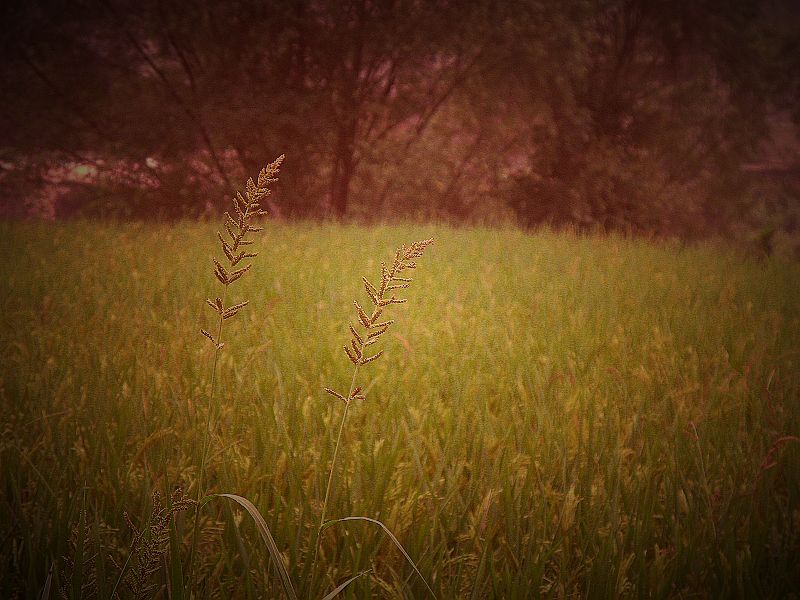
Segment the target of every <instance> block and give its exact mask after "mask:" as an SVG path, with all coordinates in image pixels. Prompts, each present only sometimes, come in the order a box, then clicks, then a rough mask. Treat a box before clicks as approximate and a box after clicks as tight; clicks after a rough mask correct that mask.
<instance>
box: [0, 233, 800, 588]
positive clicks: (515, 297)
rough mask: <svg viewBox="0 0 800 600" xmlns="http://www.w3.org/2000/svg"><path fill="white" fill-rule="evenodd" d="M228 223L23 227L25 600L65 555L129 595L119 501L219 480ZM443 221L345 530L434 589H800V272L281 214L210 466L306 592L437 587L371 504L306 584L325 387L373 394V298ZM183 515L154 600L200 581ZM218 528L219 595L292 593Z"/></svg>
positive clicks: (227, 353)
mask: <svg viewBox="0 0 800 600" xmlns="http://www.w3.org/2000/svg"><path fill="white" fill-rule="evenodd" d="M215 230H216V228H215V227H213V226H210V225H203V224H178V225H175V226H166V225H164V226H154V225H136V224H130V225H97V224H88V223H84V224H62V225H52V224H50V225H45V224H41V225H36V224H16V225H10V224H0V253H1V256H2V262H0V311H1V316H0V341H1V342H2V351H3V358H2V362H0V424H1V425H2V428H3V435H2V437H1V438H0V478H1V480H0V481H1V484H2V492H1V493H0V538H1V539H0V561H1V562H0V580H1V581H2V583H1V584H0V596H2V597H3V598H15V597H27V598H36V597H39V594H40V592H41V591H42V589H43V587H44V586H45V583H46V582H47V581H48V573H51V572H52V574H53V575H52V578H51V579H50V581H51V585H52V589H51V593H50V597H52V598H55V597H57V590H56V588H57V587H58V586H59V585H66V586H67V589H68V592H67V593H68V595H71V596H74V595H75V590H77V589H78V588H80V585H78V586H77V587H75V586H74V583H75V580H74V577H80V578H81V581H82V582H88V583H91V581H90V579H91V578H90V573H91V572H94V571H96V572H97V577H96V585H97V587H98V591H97V595H98V597H100V598H107V597H109V594H110V592H111V588H112V587H113V585H114V583H115V581H116V579H117V577H118V573H119V571H118V569H117V568H116V567H115V566H114V564H113V562H112V559H113V561H116V563H117V564H122V563H124V561H125V559H126V553H127V552H128V547H129V545H130V543H131V539H132V537H133V533H132V531H131V530H130V529H129V527H128V526H127V525H126V522H125V520H124V518H123V514H124V513H125V512H126V511H127V512H128V514H129V515H130V519H131V521H133V523H134V524H136V525H137V526H142V524H143V523H145V522H146V519H147V516H148V514H149V512H150V510H151V500H150V498H151V493H152V491H153V490H159V491H161V492H162V495H163V494H167V493H168V492H169V491H171V490H172V489H173V488H174V487H175V486H178V485H182V486H183V488H184V490H186V493H187V494H188V495H190V496H193V495H194V493H195V492H196V490H195V487H194V486H195V485H196V482H197V472H198V468H199V467H198V465H199V464H200V460H201V454H202V444H203V424H204V423H205V411H206V410H207V402H208V396H209V391H210V386H211V383H210V373H211V364H210V362H211V360H212V358H213V348H212V346H211V344H210V343H209V342H208V341H207V340H205V339H204V338H203V337H202V336H201V335H200V333H199V330H200V328H201V327H206V328H209V327H210V326H211V325H212V317H213V315H212V314H209V310H208V307H207V306H206V304H205V299H206V298H207V297H212V298H213V297H214V295H216V294H218V293H219V292H218V288H219V284H217V282H216V280H215V279H214V277H213V275H212V263H211V257H212V256H215V255H216V253H217V252H218V250H217V242H216V241H215V237H214V236H215ZM430 236H434V237H435V238H436V243H435V244H434V246H432V247H430V248H429V249H428V251H427V252H426V255H425V257H424V258H423V259H421V260H420V261H419V268H418V269H417V270H416V273H415V275H414V276H415V281H414V284H413V286H412V287H411V289H410V290H408V297H409V302H408V303H407V304H404V305H402V306H397V307H391V308H392V316H393V318H395V319H396V321H397V322H396V323H395V324H394V325H393V326H392V329H391V330H390V332H389V333H388V334H387V335H385V336H383V338H382V345H381V347H382V348H383V349H384V350H385V355H384V356H383V357H382V358H381V360H379V361H376V362H375V363H374V364H371V365H369V368H367V367H364V368H363V370H362V373H363V375H364V379H363V381H364V382H365V383H367V385H366V386H365V387H366V396H367V397H366V400H364V401H359V402H357V403H355V404H353V406H352V407H351V409H350V414H349V416H348V422H347V425H346V427H345V430H344V438H343V446H342V449H341V450H340V454H339V458H338V463H337V472H336V474H335V480H334V486H333V491H332V498H331V502H330V504H329V506H328V514H329V516H330V517H331V518H335V517H342V516H346V515H364V516H369V517H373V518H376V519H380V520H381V521H382V522H384V523H385V524H386V525H387V526H388V527H389V528H390V529H391V530H392V531H393V532H394V534H395V535H396V536H397V538H398V539H399V541H400V542H401V543H402V544H403V546H404V547H405V549H406V550H407V551H408V553H409V554H410V556H411V557H412V558H413V559H414V561H415V562H416V564H417V565H418V566H419V569H420V571H421V572H422V574H423V575H424V577H425V579H426V580H427V581H428V583H429V584H430V585H431V587H432V588H433V590H434V591H435V592H436V594H437V596H438V597H439V598H530V597H537V596H539V595H541V596H542V597H558V598H561V597H578V596H580V597H583V596H585V597H592V598H595V597H598V598H602V597H606V598H611V597H640V598H664V597H681V598H689V597H731V596H734V597H735V596H738V597H776V598H777V597H797V594H798V591H800V569H797V567H798V565H799V564H800V563H799V562H798V560H799V559H798V556H800V441H798V439H796V438H795V437H794V436H800V406H798V404H799V403H800V368H798V366H799V363H800V265H798V264H797V263H789V262H780V261H777V260H768V261H756V260H753V259H747V258H744V257H742V256H741V255H738V254H737V253H735V252H732V251H730V250H726V249H725V248H723V247H721V246H716V245H699V246H690V247H683V246H681V245H679V244H677V243H651V242H646V241H636V240H633V241H632V240H626V239H622V238H615V237H601V236H589V237H579V236H573V235H569V234H556V233H549V232H541V233H536V234H532V235H526V234H523V233H520V232H513V231H507V232H504V231H490V230H480V229H476V230H454V229H448V228H439V227H432V226H427V227H421V226H420V227H411V226H398V227H374V228H361V227H356V226H335V225H311V224H305V225H303V224H299V225H281V224H278V225H274V224H267V228H266V230H265V231H264V232H263V233H262V234H258V237H257V243H256V246H257V247H258V249H259V250H260V251H261V254H260V255H259V256H258V258H256V259H255V261H254V266H253V269H252V270H251V272H250V273H249V274H248V276H247V278H243V279H242V282H241V285H239V284H237V285H239V287H237V288H235V291H233V294H234V296H240V297H242V298H246V299H249V300H250V305H249V306H248V307H247V308H246V309H245V310H244V311H243V312H242V313H241V314H240V315H239V316H237V318H236V319H232V320H230V321H228V322H227V323H228V324H226V328H227V329H226V333H225V342H226V345H225V348H224V350H223V351H222V355H221V356H222V358H221V361H220V365H219V371H218V372H219V376H218V382H217V384H218V388H217V395H216V401H217V402H218V411H219V418H218V419H217V420H216V427H215V434H214V437H213V440H212V443H211V452H210V458H209V466H208V478H209V482H208V485H209V486H210V488H211V490H213V491H216V492H232V493H236V494H241V495H242V496H245V497H247V498H249V499H251V500H252V501H253V502H254V503H255V504H256V506H257V507H258V508H259V509H260V511H261V513H262V514H263V515H264V516H265V518H266V520H267V522H268V524H269V527H270V529H271V531H272V534H273V536H274V538H275V540H276V542H277V544H278V546H279V548H280V550H281V551H282V553H283V555H284V558H285V561H286V563H287V565H288V568H289V572H290V573H291V575H292V580H293V582H294V585H295V587H296V588H297V589H298V591H299V593H300V595H301V597H304V598H306V597H307V598H322V597H323V596H324V595H325V593H327V592H328V591H330V590H332V589H333V588H334V587H335V586H336V585H337V584H339V583H341V582H342V581H344V580H345V579H347V578H348V577H349V576H350V575H351V574H357V573H359V572H361V571H363V570H366V569H369V568H372V569H373V572H372V573H371V574H369V575H368V576H365V577H362V578H360V579H359V580H358V581H356V582H355V583H353V584H352V585H351V586H350V587H349V588H348V589H347V590H346V592H344V594H343V596H346V595H347V594H349V595H350V597H358V598H367V597H386V598H425V597H426V594H427V591H426V588H425V586H424V584H423V582H422V581H421V580H420V579H419V578H418V577H417V576H416V575H415V573H414V571H413V569H412V568H411V567H410V566H409V564H408V563H407V562H406V561H405V560H404V559H403V556H402V555H401V554H400V552H399V551H398V550H397V549H396V548H395V547H394V546H393V545H392V544H391V543H390V542H389V541H388V540H387V539H386V538H385V536H383V535H382V534H381V533H380V532H379V531H378V530H377V529H375V528H371V527H370V526H369V525H368V524H364V523H352V524H347V525H341V524H340V525H338V526H336V527H331V528H329V529H327V530H326V531H325V532H323V534H322V541H321V546H320V558H319V565H318V570H319V572H320V573H322V575H321V576H320V577H318V578H316V580H315V583H314V585H313V586H310V585H306V582H307V581H308V577H307V571H308V568H309V564H310V562H311V560H310V556H311V554H312V553H313V544H312V540H313V538H314V535H315V533H316V528H317V525H318V520H319V518H320V511H321V499H322V496H323V495H324V491H325V484H326V481H327V475H328V471H327V469H328V466H329V464H330V459H331V454H332V452H333V447H334V441H335V439H336V434H337V428H338V424H339V420H340V419H341V411H342V405H341V403H337V401H336V400H335V399H334V398H332V397H331V396H329V395H327V394H325V393H324V392H323V388H324V387H325V386H331V387H335V388H337V389H342V388H344V389H345V390H346V389H347V386H348V385H349V383H350V378H351V376H352V365H351V364H350V362H349V361H348V360H347V357H346V356H345V354H344V352H343V350H342V346H343V345H344V344H345V343H347V340H348V336H349V334H348V330H347V326H348V323H349V322H354V321H355V316H354V310H353V305H352V300H353V299H354V298H358V299H359V300H364V299H365V298H366V297H365V294H364V290H363V286H362V284H361V276H362V275H367V276H370V277H373V276H375V277H377V275H378V273H379V270H380V261H381V260H388V259H389V258H390V257H391V254H392V252H393V251H394V249H395V248H396V247H397V246H399V245H400V244H401V243H408V242H411V241H413V240H418V239H423V238H426V237H430ZM234 299H235V298H234ZM180 514H181V516H180V517H179V518H178V519H177V526H176V527H174V528H173V529H172V530H171V531H170V540H169V543H168V545H169V550H168V552H167V554H166V555H165V557H164V558H163V560H162V561H161V562H160V563H158V565H157V566H158V569H157V570H156V571H155V572H154V573H152V575H151V581H152V582H153V583H154V584H156V589H155V590H154V592H153V594H152V595H154V596H156V597H159V598H180V597H182V593H181V589H180V588H181V581H182V579H183V578H184V577H187V575H186V568H185V563H186V555H187V552H188V546H189V544H190V539H191V531H190V529H191V526H192V524H193V512H192V511H189V512H185V513H180ZM82 515H83V516H82ZM201 525H202V532H201V535H200V552H199V556H198V561H197V565H196V566H195V571H196V573H197V576H196V588H197V590H198V596H199V597H222V598H226V597H230V598H257V597H261V598H280V597H282V591H281V586H280V580H279V578H278V575H277V572H276V569H275V566H274V564H272V563H271V562H270V555H269V553H268V552H267V549H266V548H265V547H264V545H263V543H262V542H261V539H260V538H259V535H258V533H257V531H256V528H255V527H254V526H253V522H252V520H251V519H250V518H249V516H247V514H246V513H243V512H241V511H239V510H238V509H237V508H236V507H235V506H234V505H233V504H230V503H225V502H223V501H220V500H216V501H212V502H210V503H209V504H207V505H206V506H205V507H204V508H203V510H202V513H201ZM81 538H83V539H84V540H85V543H80V539H81ZM63 557H67V558H68V559H69V560H65V559H64V558H63ZM80 557H83V560H81V558H80ZM76 558H77V560H76ZM89 559H91V560H89ZM71 562H74V563H75V564H74V565H72V564H71ZM181 563H183V569H181V568H178V566H179V565H180V564H181ZM76 573H77V575H76ZM70 577H73V581H72V582H70ZM70 586H73V587H70ZM90 587H92V586H91V585H89V586H87V587H86V589H85V590H84V592H85V593H86V594H87V597H88V594H90V593H91V592H92V590H91V589H90ZM311 587H313V589H310V588H311ZM69 590H72V591H71V592H70V591H69ZM122 592H123V596H124V595H125V594H126V593H127V592H126V591H125V590H124V589H122ZM792 593H794V594H795V595H794V596H791V594H792Z"/></svg>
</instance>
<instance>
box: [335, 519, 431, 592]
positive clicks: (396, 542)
mask: <svg viewBox="0 0 800 600" xmlns="http://www.w3.org/2000/svg"><path fill="white" fill-rule="evenodd" d="M350 521H366V522H367V523H372V524H373V525H377V526H378V527H380V528H381V529H383V532H384V533H385V534H386V535H387V536H389V539H390V540H392V543H394V545H395V546H397V549H398V550H400V553H401V554H402V555H403V557H404V558H405V559H406V561H407V562H408V564H410V565H411V568H412V569H414V571H416V573H417V575H418V576H419V578H420V579H421V580H422V583H424V584H425V587H426V588H428V591H429V592H430V593H431V596H433V597H434V598H436V594H435V593H434V592H433V590H432V589H431V586H429V585H428V582H427V581H426V580H425V578H424V577H423V576H422V573H421V572H420V570H419V569H418V568H417V565H416V564H415V563H414V561H413V560H412V559H411V556H410V555H409V554H408V552H406V549H405V548H403V544H401V543H400V540H398V539H397V536H395V535H394V534H393V533H392V532H391V530H390V529H389V528H388V527H386V525H384V524H383V523H381V522H380V521H378V520H377V519H372V518H370V517H342V518H340V519H331V520H330V521H326V522H325V524H324V525H323V526H322V531H324V530H325V529H328V528H329V527H332V526H334V525H336V524H337V523H348V522H350Z"/></svg>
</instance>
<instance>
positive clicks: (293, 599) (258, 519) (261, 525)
mask: <svg viewBox="0 0 800 600" xmlns="http://www.w3.org/2000/svg"><path fill="white" fill-rule="evenodd" d="M214 496H215V497H217V498H228V499H229V500H233V501H234V502H236V503H237V504H239V505H240V506H241V507H242V508H244V509H245V510H246V511H247V512H248V513H250V516H251V517H253V521H255V523H256V528H257V529H258V533H260V534H261V539H263V540H264V543H265V544H266V545H267V550H269V554H270V556H271V557H272V561H273V562H274V563H275V567H276V568H277V569H278V575H279V576H280V578H281V585H282V586H283V591H284V593H285V594H286V596H287V597H288V598H289V599H290V600H297V594H296V593H295V591H294V586H292V580H291V578H290V577H289V571H288V570H287V569H286V565H285V564H284V562H283V556H282V555H281V552H280V550H278V545H277V544H276V543H275V539H274V538H273V537H272V533H271V532H270V530H269V526H268V525H267V522H266V521H265V520H264V517H263V516H261V512H259V510H258V509H257V508H256V506H255V504H253V503H252V502H250V500H248V499H247V498H244V497H242V496H239V495H237V494H214Z"/></svg>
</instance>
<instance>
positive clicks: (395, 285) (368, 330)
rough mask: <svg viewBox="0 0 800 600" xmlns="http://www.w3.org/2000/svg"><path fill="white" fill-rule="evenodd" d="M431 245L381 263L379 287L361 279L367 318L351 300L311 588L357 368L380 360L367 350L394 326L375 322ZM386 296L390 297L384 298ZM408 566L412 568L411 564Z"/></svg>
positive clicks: (355, 393) (403, 250) (356, 389)
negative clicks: (349, 373)
mask: <svg viewBox="0 0 800 600" xmlns="http://www.w3.org/2000/svg"><path fill="white" fill-rule="evenodd" d="M432 243H433V239H427V240H422V241H418V242H413V243H412V244H411V245H410V246H405V245H403V246H401V247H400V248H398V249H397V251H396V252H395V255H394V259H393V260H392V263H391V265H390V266H389V267H387V266H386V264H385V263H381V280H380V284H379V285H378V286H375V285H373V284H372V283H370V281H369V280H368V279H367V278H366V277H363V278H362V281H363V282H364V289H365V291H366V293H367V296H368V297H369V299H370V301H371V302H372V305H373V310H372V313H371V314H370V315H369V316H367V312H366V311H365V310H364V309H363V308H362V307H361V305H360V304H359V303H358V301H357V300H355V301H353V304H354V305H355V308H356V317H357V320H356V326H355V327H354V326H353V325H352V324H351V325H350V326H349V327H350V333H351V336H352V337H351V339H350V343H349V344H348V345H345V346H344V351H345V354H346V355H347V358H348V359H349V360H350V362H352V363H353V377H352V379H351V381H350V389H349V390H348V392H347V395H346V396H345V395H343V394H340V393H339V392H336V391H335V390H333V389H331V388H325V391H326V392H327V393H329V394H330V395H332V396H333V397H335V398H337V399H339V400H341V401H342V402H343V403H344V411H343V412H342V420H341V422H340V423H339V433H338V434H337V436H336V444H335V446H334V448H333V456H332V457H331V466H330V470H329V471H328V483H327V485H326V486H325V496H324V498H323V500H322V510H321V512H320V521H319V527H318V528H317V533H316V536H315V540H314V558H313V560H312V562H311V577H312V587H313V578H314V574H315V572H316V564H317V558H318V553H319V544H320V538H321V534H322V531H323V529H324V528H325V517H326V516H327V510H328V501H329V500H330V493H331V486H332V484H333V475H334V472H335V469H336V459H337V457H338V456H339V447H340V446H341V443H342V433H343V432H344V426H345V422H346V421H347V413H348V411H349V409H350V403H351V402H353V401H355V400H364V399H365V396H364V394H363V393H362V387H361V386H356V379H357V377H358V371H359V368H360V367H362V366H364V365H366V364H369V363H371V362H373V361H375V360H377V359H379V358H380V357H381V356H382V355H383V350H381V351H379V352H377V353H375V354H372V355H369V356H368V355H367V354H366V352H367V348H368V347H369V346H372V345H373V344H375V343H377V342H378V340H379V339H380V337H381V336H382V335H383V334H385V333H386V331H387V330H388V329H389V326H390V325H392V323H394V320H392V319H389V320H384V321H379V320H378V319H379V318H380V317H381V316H382V315H383V311H384V309H385V308H386V307H388V306H390V305H392V304H404V303H405V302H407V301H408V300H407V299H405V298H402V299H401V298H397V296H395V294H394V293H392V292H394V291H396V290H398V291H399V290H404V289H407V288H408V287H409V285H410V284H411V281H412V280H411V278H409V277H402V276H400V273H401V272H402V271H405V270H409V269H415V268H416V266H417V265H416V262H414V259H417V258H420V257H421V256H422V255H423V253H424V252H425V249H426V248H427V247H428V246H429V245H430V244H432ZM387 295H389V296H388V297H387ZM359 327H360V328H362V329H363V330H364V331H363V333H359V331H358V328H359ZM381 525H382V524H381ZM382 526H383V525H382ZM387 531H388V529H387ZM403 553H405V550H403ZM406 556H407V555H406ZM409 560H410V559H409ZM411 564H412V565H413V562H412V563H411ZM414 569H415V570H416V565H414ZM426 585H427V582H426Z"/></svg>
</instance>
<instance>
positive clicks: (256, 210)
mask: <svg viewBox="0 0 800 600" xmlns="http://www.w3.org/2000/svg"><path fill="white" fill-rule="evenodd" d="M283 158H284V157H283V155H281V156H279V157H278V158H277V159H276V160H274V161H273V162H272V163H270V164H269V165H267V166H266V167H264V168H263V169H262V170H261V172H260V173H259V174H258V181H257V182H256V181H253V179H252V178H250V179H248V180H247V185H246V187H245V193H244V195H242V193H241V192H237V193H236V195H235V196H234V198H233V208H234V215H235V218H234V217H233V216H231V213H230V212H226V213H225V220H224V227H225V230H226V232H227V234H228V238H226V237H225V236H223V234H222V233H221V232H217V237H218V238H219V241H220V246H221V249H222V254H223V255H224V259H223V260H227V262H228V265H229V268H228V269H226V268H225V267H224V266H223V265H222V263H221V262H220V261H219V260H217V259H216V258H215V259H214V276H215V277H216V278H217V280H218V281H219V282H220V283H221V284H222V286H223V291H222V297H221V298H220V297H217V298H215V299H213V300H212V299H208V300H207V301H206V302H207V303H208V305H209V306H210V307H211V308H212V309H213V310H214V311H215V312H216V313H217V315H218V319H217V331H216V335H212V334H210V333H209V332H208V331H206V330H205V329H201V333H202V334H203V336H205V337H206V338H208V340H209V341H210V342H211V343H212V344H214V363H213V366H212V368H211V390H210V391H209V395H208V403H207V405H206V426H205V430H204V431H203V450H202V455H201V459H200V471H199V473H198V476H197V490H196V492H195V502H196V505H195V513H194V527H193V531H192V544H191V547H190V549H189V568H188V569H187V583H188V585H187V587H188V589H189V590H193V589H194V580H193V576H194V563H195V555H196V553H197V541H198V538H199V531H200V509H201V506H202V503H201V500H202V498H203V496H204V495H205V485H206V466H207V465H206V463H207V460H208V451H209V447H210V445H211V437H212V429H213V424H214V418H213V416H214V397H215V392H216V383H217V366H218V364H219V357H220V353H221V351H222V348H223V347H224V345H225V343H224V342H223V341H222V333H223V325H224V323H225V321H227V320H228V319H230V318H232V317H234V316H236V314H237V313H238V312H239V311H240V310H241V309H242V308H244V307H245V306H246V305H247V303H248V301H247V300H245V301H242V302H238V303H237V304H234V305H232V306H227V299H228V288H229V287H230V285H231V284H232V283H234V282H235V281H237V280H239V279H240V278H241V277H242V276H244V274H245V273H247V271H249V270H250V267H251V266H252V263H250V264H247V265H246V266H244V267H240V268H235V267H238V265H239V263H240V262H241V261H242V260H245V259H248V258H255V257H256V256H257V254H258V253H257V252H250V251H249V250H247V249H243V248H247V247H248V246H250V245H251V244H252V243H253V240H252V239H250V238H248V234H249V233H256V232H258V231H261V230H262V229H263V228H262V227H258V226H256V225H253V224H252V222H251V220H252V219H253V218H255V217H259V216H262V215H265V214H267V213H266V211H265V210H262V209H261V208H260V201H261V200H262V199H263V198H266V197H267V196H268V195H269V194H270V190H269V185H270V184H272V183H274V182H275V181H277V179H276V177H275V176H276V175H277V174H278V171H279V169H280V166H281V163H282V162H283Z"/></svg>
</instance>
